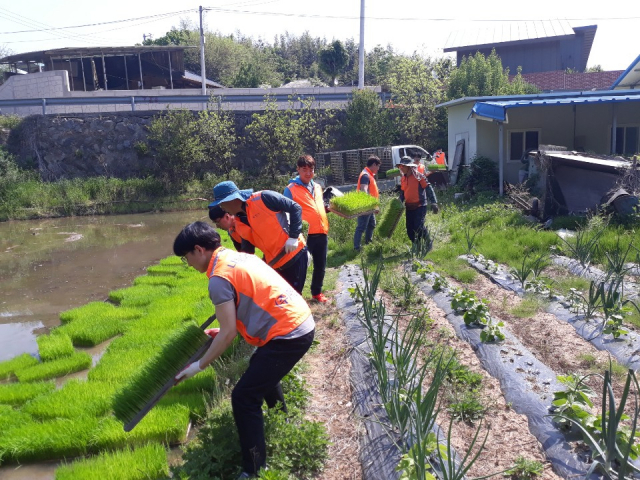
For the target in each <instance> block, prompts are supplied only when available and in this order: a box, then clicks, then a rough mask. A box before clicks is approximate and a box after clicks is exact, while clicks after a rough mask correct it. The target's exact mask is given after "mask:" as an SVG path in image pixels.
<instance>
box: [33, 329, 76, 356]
mask: <svg viewBox="0 0 640 480" xmlns="http://www.w3.org/2000/svg"><path fill="white" fill-rule="evenodd" d="M58 330H59V329H56V330H53V332H52V333H51V334H50V335H40V336H38V337H37V338H36V341H37V342H38V354H39V355H40V359H41V360H42V361H45V362H48V361H50V360H55V359H57V358H61V357H67V356H69V355H71V354H72V353H73V352H74V351H75V350H74V349H73V344H72V343H71V339H70V338H69V336H68V335H65V334H64V333H62V332H58ZM54 332H55V333H54Z"/></svg>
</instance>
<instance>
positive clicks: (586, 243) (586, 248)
mask: <svg viewBox="0 0 640 480" xmlns="http://www.w3.org/2000/svg"><path fill="white" fill-rule="evenodd" d="M606 228H607V225H603V226H601V227H599V228H595V229H590V228H578V229H577V230H576V235H575V237H574V238H573V239H570V240H567V239H565V238H562V237H560V240H561V241H562V242H563V245H564V249H565V251H566V252H567V254H568V256H569V257H571V258H574V259H576V260H578V262H580V265H582V266H583V267H587V266H588V265H589V264H590V263H591V260H592V259H593V258H594V257H595V256H596V254H597V252H598V242H599V240H600V237H602V235H603V234H604V232H605V230H606Z"/></svg>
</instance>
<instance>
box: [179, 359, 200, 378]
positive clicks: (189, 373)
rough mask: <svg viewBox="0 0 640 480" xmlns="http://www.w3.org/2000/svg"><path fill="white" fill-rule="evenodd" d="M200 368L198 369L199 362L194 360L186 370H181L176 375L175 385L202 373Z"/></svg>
mask: <svg viewBox="0 0 640 480" xmlns="http://www.w3.org/2000/svg"><path fill="white" fill-rule="evenodd" d="M202 370H203V369H202V368H200V360H196V361H195V362H193V363H192V364H190V365H189V366H188V367H187V368H184V369H182V371H181V372H180V373H179V374H178V375H176V378H175V380H176V383H180V382H181V381H183V380H186V379H187V378H191V377H193V376H194V375H197V374H198V373H200V372H202Z"/></svg>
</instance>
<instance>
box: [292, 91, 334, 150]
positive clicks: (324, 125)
mask: <svg viewBox="0 0 640 480" xmlns="http://www.w3.org/2000/svg"><path fill="white" fill-rule="evenodd" d="M313 102H314V99H313V98H307V99H304V100H302V101H301V103H302V108H301V109H300V110H298V113H297V116H296V117H295V118H294V119H293V123H294V125H295V129H296V130H297V131H298V134H299V135H300V136H301V138H302V145H303V148H304V150H305V152H307V153H310V154H312V155H315V154H317V153H319V152H324V151H327V150H331V148H333V146H334V144H335V140H334V132H335V131H336V129H337V128H338V127H339V125H338V122H337V117H336V112H335V110H332V109H319V108H314V107H313ZM291 107H293V105H291Z"/></svg>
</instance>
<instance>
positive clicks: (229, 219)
mask: <svg viewBox="0 0 640 480" xmlns="http://www.w3.org/2000/svg"><path fill="white" fill-rule="evenodd" d="M209 218H210V219H211V221H212V222H213V223H215V224H216V228H218V229H219V230H224V231H225V232H227V233H228V234H229V238H230V239H231V241H232V242H233V246H234V247H236V250H237V251H239V252H245V253H251V254H253V253H255V252H256V247H254V246H253V245H251V243H249V242H247V241H246V240H245V239H243V238H242V237H241V236H240V234H239V233H238V232H237V231H236V217H234V216H233V215H229V214H228V213H227V212H225V211H224V210H222V208H221V207H220V205H217V206H215V207H209Z"/></svg>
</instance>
